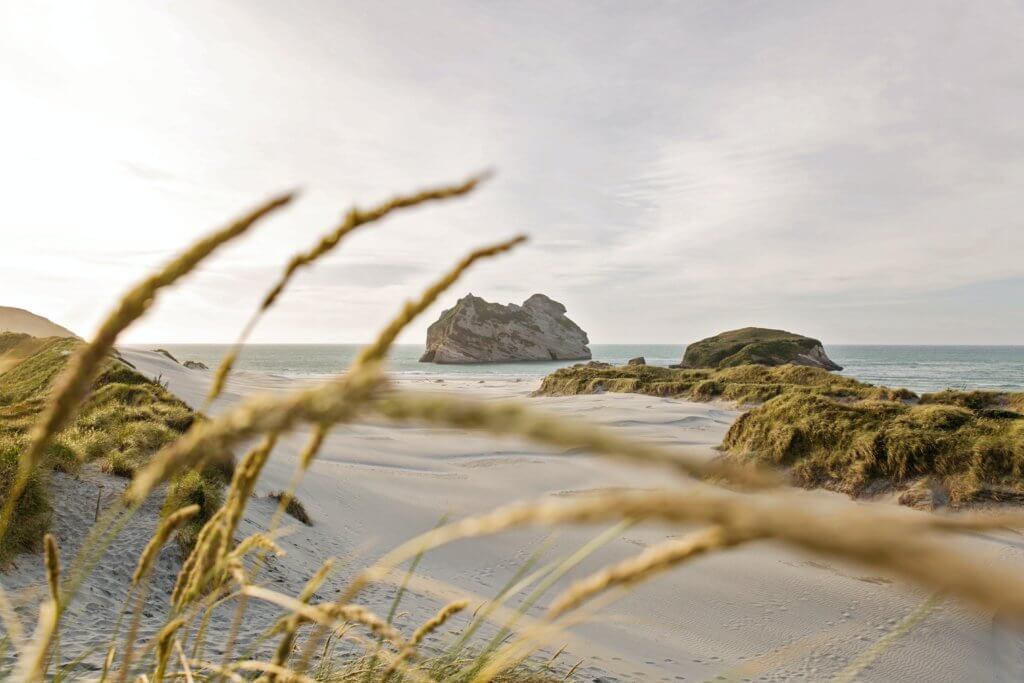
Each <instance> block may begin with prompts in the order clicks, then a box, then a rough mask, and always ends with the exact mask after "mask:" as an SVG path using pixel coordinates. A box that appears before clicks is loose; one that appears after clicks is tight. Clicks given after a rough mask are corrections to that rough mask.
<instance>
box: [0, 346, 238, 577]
mask: <svg viewBox="0 0 1024 683" xmlns="http://www.w3.org/2000/svg"><path fill="white" fill-rule="evenodd" d="M81 343H82V342H81V341H79V340H77V339H68V338H50V339H34V338H32V337H28V336H27V335H15V334H8V333H4V334H0V363H2V364H0V368H6V370H5V371H4V372H2V373H0V440H2V442H0V443H2V445H3V448H4V458H6V459H7V460H9V461H10V462H9V463H7V465H9V464H10V463H15V462H16V461H17V457H18V454H19V453H20V452H21V449H23V448H24V447H25V445H26V435H27V434H28V432H29V430H30V429H31V427H32V425H33V423H34V422H35V421H36V420H37V419H38V417H39V415H40V413H41V411H42V410H43V408H44V406H45V403H46V401H47V399H48V396H49V393H50V390H51V388H52V386H53V382H54V380H55V379H56V377H57V376H58V375H59V374H60V373H61V372H62V371H63V370H64V368H65V366H66V365H67V360H68V358H69V357H70V354H71V353H72V352H73V351H74V350H75V349H76V348H77V346H78V345H80V344H81ZM196 418H197V416H196V414H195V413H194V412H193V411H192V410H191V409H190V408H189V407H188V406H187V405H186V404H185V403H183V402H182V401H181V400H180V399H178V398H177V397H176V396H174V395H173V394H171V393H170V392H169V391H167V389H165V388H164V387H163V386H161V385H160V384H158V383H155V382H153V381H151V380H150V379H148V378H147V377H145V376H143V375H141V374H139V373H138V372H136V371H135V370H133V369H132V368H130V367H128V366H127V365H125V364H124V363H123V362H121V361H120V360H118V359H117V358H116V357H112V358H109V359H108V360H107V361H106V362H105V364H104V366H103V368H102V369H101V371H100V373H99V375H98V377H97V379H96V380H95V382H94V383H93V389H92V392H91V393H90V395H89V397H88V399H87V400H86V402H85V404H84V405H83V406H82V408H81V410H80V411H79V413H78V415H77V416H76V418H75V420H74V422H73V423H72V424H71V425H69V426H68V427H67V428H66V429H65V430H64V431H62V432H61V433H60V434H59V435H58V436H57V437H56V438H55V439H54V441H53V443H51V444H50V446H49V447H48V449H47V451H46V457H45V458H44V462H43V463H41V465H40V467H39V468H38V471H37V472H34V473H33V479H32V482H31V483H30V487H31V490H28V491H26V493H25V494H24V495H23V499H22V500H21V501H20V502H19V504H18V507H17V508H16V510H15V519H14V523H13V524H11V525H10V526H9V529H8V532H7V534H6V536H5V537H4V538H3V539H0V561H4V560H5V559H6V558H8V557H9V556H10V555H11V554H12V553H14V552H19V551H24V550H30V549H32V548H35V547H37V545H38V542H39V540H40V539H41V538H42V534H43V533H44V532H45V530H46V527H47V522H48V519H49V510H50V504H49V502H48V500H47V498H48V491H47V483H48V480H49V473H50V471H53V470H56V471H58V472H63V473H66V474H70V475H78V473H79V472H80V471H81V467H82V465H83V463H86V462H97V463H98V464H99V466H100V469H101V470H102V471H104V472H107V473H109V474H113V475H116V476H121V477H129V478H130V477H132V476H133V475H134V474H135V472H136V471H137V470H138V468H139V467H141V466H142V465H144V464H145V463H146V462H148V460H149V458H150V456H152V454H153V453H155V452H156V451H157V450H158V449H159V448H161V447H162V446H165V445H166V444H168V443H170V442H172V441H174V440H175V439H177V438H178V437H179V436H181V435H182V434H183V433H185V432H186V431H187V430H188V429H189V427H191V426H192V424H193V422H194V421H195V420H196ZM7 460H5V463H6V462H7ZM227 461H228V462H227V463H225V462H222V461H221V459H218V460H217V463H219V464H214V465H210V466H208V467H207V468H206V469H204V470H203V471H202V472H201V473H200V474H198V475H196V476H198V477H200V479H202V486H201V487H200V488H205V489H208V490H211V491H212V490H213V489H217V491H219V490H220V489H221V488H223V485H224V483H225V481H226V479H227V478H229V477H230V472H231V458H230V456H227ZM7 465H0V496H2V495H3V494H4V492H5V491H7V490H9V488H10V486H11V483H12V482H13V479H14V476H15V472H16V470H15V469H11V467H9V466H7ZM225 472H226V473H227V474H226V475H225ZM189 487H191V488H195V485H194V483H193V482H191V481H190V482H187V483H186V484H183V485H182V490H185V489H188V488H189ZM179 497H180V498H183V499H184V498H188V496H185V495H182V496H179ZM189 500H191V499H189ZM217 505H219V503H218V504H217ZM217 505H212V506H201V510H200V514H199V515H198V516H197V517H195V518H193V520H192V524H193V525H195V528H196V529H198V528H199V527H201V526H202V524H203V523H204V522H205V521H206V519H207V516H206V515H207V514H212V512H213V511H214V510H215V509H216V507H217ZM183 535H185V536H187V535H188V530H187V529H186V530H184V531H183Z"/></svg>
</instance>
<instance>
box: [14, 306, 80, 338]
mask: <svg viewBox="0 0 1024 683" xmlns="http://www.w3.org/2000/svg"><path fill="white" fill-rule="evenodd" d="M0 332H20V333H22V334H30V335H32V336H33V337H77V336H78V335H77V334H75V333H74V332H72V331H71V330H69V329H67V328H66V327H61V326H60V325H58V324H57V323H55V322H53V321H51V320H48V319H46V318H44V317H43V316H41V315H36V314H35V313H30V312H29V311H26V310H25V309H23V308H12V307H10V306H0Z"/></svg>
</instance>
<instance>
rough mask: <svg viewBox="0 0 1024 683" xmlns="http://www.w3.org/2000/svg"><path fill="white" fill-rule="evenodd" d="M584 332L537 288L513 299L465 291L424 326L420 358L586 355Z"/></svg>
mask: <svg viewBox="0 0 1024 683" xmlns="http://www.w3.org/2000/svg"><path fill="white" fill-rule="evenodd" d="M589 343H590V342H589V340H588V339H587V333H586V332H584V331H583V330H582V329H580V327H579V325H577V324H576V323H574V322H573V321H572V320H569V318H567V317H566V315H565V306H563V305H562V304H560V303H558V302H557V301H554V300H553V299H550V298H548V297H546V296H544V295H543V294H534V295H533V296H531V297H530V298H529V299H527V300H526V301H524V302H523V305H522V306H517V305H516V304H508V305H507V306H503V305H502V304H492V303H490V302H488V301H484V300H483V299H481V298H480V297H478V296H473V295H472V294H468V295H466V296H464V297H462V298H461V299H459V301H458V303H456V304H455V306H454V307H452V308H449V309H448V310H447V311H445V312H444V313H442V314H441V317H440V318H438V320H437V322H435V323H434V324H433V325H431V326H430V327H429V328H428V329H427V350H426V352H425V353H424V354H423V357H422V358H420V362H423V363H494V362H509V361H531V360H534V361H536V360H587V359H589V358H590V357H591V356H590V349H589V348H588V347H587V344H589Z"/></svg>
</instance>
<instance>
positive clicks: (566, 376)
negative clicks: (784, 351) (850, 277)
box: [537, 362, 917, 404]
mask: <svg viewBox="0 0 1024 683" xmlns="http://www.w3.org/2000/svg"><path fill="white" fill-rule="evenodd" d="M604 391H613V392H624V393H637V394H649V395H651V396H664V397H670V398H685V399H689V400H693V401H710V400H714V399H720V400H723V401H735V402H736V403H740V404H752V403H762V402H764V401H767V400H769V399H772V398H775V397H776V396H781V395H784V394H793V393H796V394H814V395H818V396H826V397H831V398H837V399H875V400H911V399H915V398H917V396H916V394H914V393H913V392H911V391H908V390H906V389H889V388H888V387H876V386H872V385H870V384H865V383H863V382H858V381H857V380H855V379H853V378H852V377H843V376H842V375H834V374H832V373H830V372H827V371H826V370H822V369H820V368H811V367H805V366H800V365H777V366H774V367H767V366H764V365H740V366H737V367H727V368H724V369H721V370H718V369H701V370H696V369H686V368H665V367H658V366H654V365H623V366H612V365H610V364H608V363H600V362H592V363H587V364H577V365H574V366H572V367H568V368H560V369H558V370H555V371H554V372H552V373H551V374H549V375H547V376H546V377H545V378H544V380H543V381H542V382H541V386H540V388H539V389H538V390H537V394H538V395H542V396H571V395H575V394H595V393H601V392H604Z"/></svg>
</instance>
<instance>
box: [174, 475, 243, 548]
mask: <svg viewBox="0 0 1024 683" xmlns="http://www.w3.org/2000/svg"><path fill="white" fill-rule="evenodd" d="M226 483H227V479H226V478H224V476H223V475H222V473H221V472H219V471H217V470H211V469H210V468H207V469H204V470H203V471H201V472H200V471H196V470H192V471H189V472H186V473H185V474H183V475H181V476H179V477H177V478H175V479H174V480H173V481H172V482H171V485H170V488H169V489H168V491H167V498H166V499H164V507H163V514H164V515H168V514H170V513H172V512H174V511H175V510H180V509H181V508H183V507H185V506H186V505H192V504H195V505H198V506H199V514H198V515H196V516H195V517H193V518H192V519H190V520H189V521H187V522H186V523H185V524H184V525H182V527H181V528H180V529H178V532H177V534H176V536H175V540H177V542H178V546H179V547H180V548H181V549H182V552H185V553H187V552H189V551H190V550H191V549H192V547H193V546H194V545H195V543H196V538H197V537H198V536H199V531H200V530H201V529H202V528H203V525H204V524H206V522H207V520H209V519H210V517H212V516H213V513H215V512H216V511H217V508H219V507H220V506H221V504H222V503H223V502H224V485H225V484H226Z"/></svg>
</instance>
